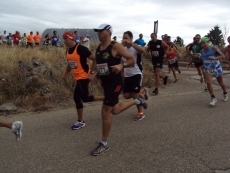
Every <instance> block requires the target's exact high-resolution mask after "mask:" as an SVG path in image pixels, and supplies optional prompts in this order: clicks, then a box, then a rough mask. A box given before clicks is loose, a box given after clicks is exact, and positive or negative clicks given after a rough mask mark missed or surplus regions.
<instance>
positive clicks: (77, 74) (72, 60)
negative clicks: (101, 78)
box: [66, 46, 90, 80]
mask: <svg viewBox="0 0 230 173" xmlns="http://www.w3.org/2000/svg"><path fill="white" fill-rule="evenodd" d="M77 47H78V46H76V48H75V50H74V51H73V53H72V54H69V53H68V51H67V52H66V58H67V61H68V65H69V67H70V68H71V72H72V74H73V76H74V79H75V80H80V79H88V78H89V77H88V74H89V72H90V70H89V71H88V73H87V72H86V71H85V70H84V69H83V67H82V65H81V60H80V55H79V54H78V53H77Z"/></svg>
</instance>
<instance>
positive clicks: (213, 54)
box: [201, 37, 228, 106]
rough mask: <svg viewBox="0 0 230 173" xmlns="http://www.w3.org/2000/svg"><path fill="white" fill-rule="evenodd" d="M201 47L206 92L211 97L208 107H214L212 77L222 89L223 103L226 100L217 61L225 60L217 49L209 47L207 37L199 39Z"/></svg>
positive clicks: (221, 72) (226, 96)
mask: <svg viewBox="0 0 230 173" xmlns="http://www.w3.org/2000/svg"><path fill="white" fill-rule="evenodd" d="M201 45H202V47H203V49H202V50H201V54H202V58H203V60H204V75H205V80H206V82H207V86H208V91H209V93H210V95H211V102H210V105H211V106H215V103H216V102H217V99H216V97H215V95H214V92H213V88H212V79H213V77H215V78H216V79H217V82H218V83H219V84H220V86H221V88H222V89H223V96H224V101H227V100H228V94H227V90H226V85H225V84H224V82H223V69H222V67H221V64H220V61H219V60H220V59H223V58H225V56H224V54H223V53H222V52H221V51H220V50H219V49H218V48H217V47H212V46H210V41H209V39H208V38H207V37H203V38H201Z"/></svg>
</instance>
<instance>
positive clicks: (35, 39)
mask: <svg viewBox="0 0 230 173" xmlns="http://www.w3.org/2000/svg"><path fill="white" fill-rule="evenodd" d="M33 39H34V42H35V45H36V46H39V44H40V40H41V36H40V34H39V32H38V31H37V32H36V35H34V37H33Z"/></svg>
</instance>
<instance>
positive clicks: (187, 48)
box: [185, 37, 195, 70]
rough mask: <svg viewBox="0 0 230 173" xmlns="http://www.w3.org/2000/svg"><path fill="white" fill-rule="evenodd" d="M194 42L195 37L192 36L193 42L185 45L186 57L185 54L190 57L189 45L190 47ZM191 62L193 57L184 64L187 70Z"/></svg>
mask: <svg viewBox="0 0 230 173" xmlns="http://www.w3.org/2000/svg"><path fill="white" fill-rule="evenodd" d="M194 42H195V37H193V42H192V43H189V44H188V45H187V46H185V49H186V52H187V54H186V55H185V57H186V56H189V57H190V53H191V51H190V50H189V47H190V46H191V45H192V44H194ZM192 63H193V59H191V60H190V61H189V63H188V65H186V67H187V68H188V70H189V69H190V67H191V65H192Z"/></svg>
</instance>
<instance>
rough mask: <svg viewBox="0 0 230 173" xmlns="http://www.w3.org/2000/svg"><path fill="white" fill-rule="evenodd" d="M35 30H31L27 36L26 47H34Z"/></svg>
mask: <svg viewBox="0 0 230 173" xmlns="http://www.w3.org/2000/svg"><path fill="white" fill-rule="evenodd" d="M33 41H34V40H33V32H32V31H31V32H30V34H29V35H28V36H27V44H26V48H28V47H29V46H30V47H31V48H33Z"/></svg>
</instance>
